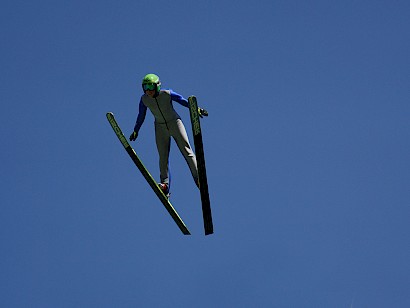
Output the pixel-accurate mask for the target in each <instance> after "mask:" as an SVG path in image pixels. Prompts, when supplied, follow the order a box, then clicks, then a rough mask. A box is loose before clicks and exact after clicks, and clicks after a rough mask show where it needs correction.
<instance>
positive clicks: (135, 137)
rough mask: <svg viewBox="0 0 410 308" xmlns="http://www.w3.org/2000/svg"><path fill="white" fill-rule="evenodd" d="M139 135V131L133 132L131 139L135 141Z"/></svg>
mask: <svg viewBox="0 0 410 308" xmlns="http://www.w3.org/2000/svg"><path fill="white" fill-rule="evenodd" d="M137 137H138V133H137V132H132V134H131V136H130V141H135V140H136V139H137Z"/></svg>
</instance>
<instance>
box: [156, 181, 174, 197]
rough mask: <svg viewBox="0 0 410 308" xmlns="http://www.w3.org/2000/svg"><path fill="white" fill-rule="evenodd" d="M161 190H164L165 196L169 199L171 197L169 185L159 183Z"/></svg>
mask: <svg viewBox="0 0 410 308" xmlns="http://www.w3.org/2000/svg"><path fill="white" fill-rule="evenodd" d="M158 186H159V188H160V189H161V190H162V192H163V193H164V195H165V196H166V197H167V198H168V199H169V196H170V195H171V194H170V192H169V186H168V184H167V183H158Z"/></svg>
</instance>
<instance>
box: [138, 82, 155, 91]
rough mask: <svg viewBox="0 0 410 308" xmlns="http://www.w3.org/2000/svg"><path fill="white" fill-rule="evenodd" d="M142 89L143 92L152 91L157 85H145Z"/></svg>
mask: <svg viewBox="0 0 410 308" xmlns="http://www.w3.org/2000/svg"><path fill="white" fill-rule="evenodd" d="M142 88H143V89H144V91H148V90H149V91H154V90H155V89H156V88H157V84H156V83H145V84H143V85H142Z"/></svg>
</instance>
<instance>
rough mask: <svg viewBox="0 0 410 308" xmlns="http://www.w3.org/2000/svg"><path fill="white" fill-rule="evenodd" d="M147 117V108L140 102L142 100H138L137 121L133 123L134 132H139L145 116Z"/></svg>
mask: <svg viewBox="0 0 410 308" xmlns="http://www.w3.org/2000/svg"><path fill="white" fill-rule="evenodd" d="M146 115H147V106H145V105H144V103H143V102H142V99H140V104H139V107H138V117H137V121H136V122H135V126H134V132H137V133H138V132H139V130H140V128H141V126H142V123H144V120H145V116H146Z"/></svg>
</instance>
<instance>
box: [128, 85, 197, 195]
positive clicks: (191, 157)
mask: <svg viewBox="0 0 410 308" xmlns="http://www.w3.org/2000/svg"><path fill="white" fill-rule="evenodd" d="M173 101H174V102H177V103H179V104H181V105H182V106H184V107H187V108H189V104H188V101H187V100H186V99H185V98H184V97H182V96H181V95H180V94H178V93H175V92H174V91H172V90H161V91H160V92H159V93H158V95H157V96H156V97H153V98H152V97H150V96H148V95H147V94H143V95H142V96H141V99H140V103H139V112H138V116H137V121H136V123H135V126H134V131H135V132H136V133H138V132H139V130H140V128H141V126H142V124H143V123H144V120H145V116H146V114H147V109H149V110H150V111H151V113H152V114H153V116H154V118H155V123H154V124H155V141H156V144H157V149H158V154H159V170H160V180H161V183H166V184H168V187H169V189H170V188H171V176H170V171H169V161H168V159H169V151H170V146H171V136H172V137H173V138H174V140H175V142H176V144H177V146H178V148H179V150H180V151H181V153H182V155H183V156H184V158H185V160H186V162H187V164H188V166H189V169H190V171H191V174H192V177H193V179H194V181H195V184H196V185H198V169H197V162H196V157H195V154H194V151H193V150H192V148H191V145H190V144H189V140H188V135H187V132H186V129H185V126H184V124H183V123H182V120H181V117H180V116H179V114H178V113H177V112H176V111H175V109H174V107H173V104H172V102H173Z"/></svg>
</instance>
